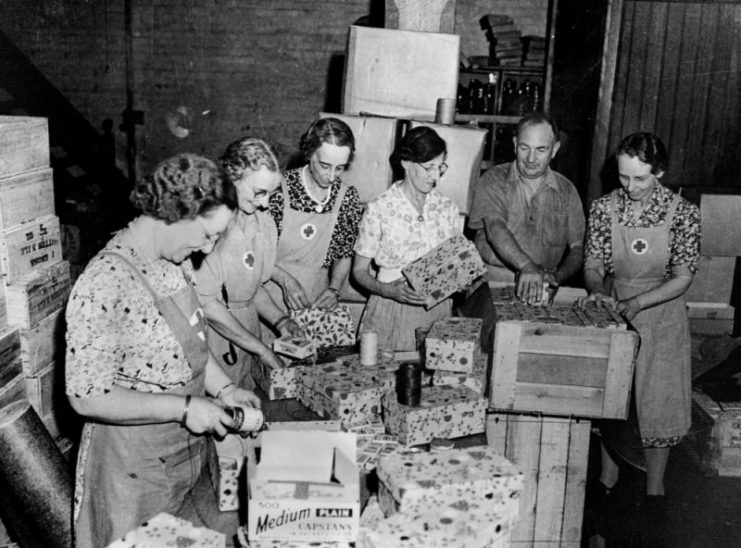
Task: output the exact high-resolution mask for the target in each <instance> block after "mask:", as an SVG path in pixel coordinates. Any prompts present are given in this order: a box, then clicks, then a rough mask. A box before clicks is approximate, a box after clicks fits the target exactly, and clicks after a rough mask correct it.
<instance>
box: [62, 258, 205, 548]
mask: <svg viewBox="0 0 741 548" xmlns="http://www.w3.org/2000/svg"><path fill="white" fill-rule="evenodd" d="M102 255H115V256H116V257H118V258H119V259H121V260H122V261H123V262H124V263H126V264H127V265H129V267H130V268H131V269H132V271H133V272H135V273H136V274H137V275H138V277H139V279H140V281H141V283H142V285H143V286H144V287H145V288H146V289H147V290H148V291H149V292H150V293H152V296H153V298H154V300H155V304H156V306H157V309H158V310H159V311H160V313H161V314H162V316H163V317H164V319H165V321H166V322H167V325H168V326H169V327H170V329H171V330H172V332H173V335H174V336H175V338H176V339H177V340H178V342H179V343H180V345H181V347H182V349H183V352H184V354H185V356H186V357H187V359H188V362H189V364H190V367H191V369H192V377H191V379H190V381H188V383H187V384H186V385H185V386H182V387H175V388H170V389H168V390H167V391H166V392H165V393H167V394H192V395H195V396H202V395H204V394H205V387H204V380H205V372H206V363H207V361H208V345H207V343H206V321H205V316H204V314H203V310H202V309H201V308H200V304H199V302H198V297H197V295H196V293H195V291H194V290H193V287H192V285H191V284H187V285H186V287H184V288H183V289H181V290H179V291H178V292H176V293H175V294H173V295H170V296H168V297H160V296H158V295H157V294H155V292H154V289H153V288H152V287H151V285H150V284H149V282H148V281H147V280H146V278H145V277H144V275H143V274H142V273H141V272H140V271H139V269H138V268H137V267H136V266H135V265H134V264H133V263H132V262H131V261H130V260H129V259H128V258H127V257H125V256H123V255H121V254H120V253H118V252H115V251H105V252H103V253H102ZM85 428H86V429H89V430H90V432H89V435H90V438H91V439H90V446H89V450H88V453H87V459H86V463H85V464H84V470H79V469H78V481H79V480H80V479H82V482H83V483H82V498H81V500H80V502H79V509H78V512H76V514H77V515H76V521H75V545H76V546H77V547H78V548H79V547H85V548H87V547H90V548H100V547H102V546H107V545H108V544H110V543H111V542H113V541H114V540H116V539H117V538H119V537H123V536H124V535H125V534H126V533H127V532H129V531H131V530H132V529H135V528H136V527H138V526H139V525H140V524H141V523H142V522H143V521H146V520H147V519H148V518H150V517H152V516H154V515H156V514H158V513H160V512H167V513H170V514H173V515H178V512H179V510H180V509H181V507H182V506H183V503H184V502H185V500H186V498H187V496H188V495H189V493H190V492H191V491H192V490H193V488H194V487H195V486H196V483H197V482H198V480H199V479H201V476H202V474H206V473H209V472H210V470H209V466H207V465H213V462H211V461H212V460H213V445H212V444H211V443H210V439H209V438H207V437H203V436H199V437H196V436H193V435H192V434H191V433H190V432H189V431H188V430H187V429H185V428H181V427H180V426H178V425H177V424H174V423H163V424H145V425H136V426H121V425H113V424H104V423H97V422H96V423H93V422H88V423H87V424H86V425H85ZM81 462H82V461H79V460H78V467H79V466H80V463H81ZM81 474H82V475H81ZM212 493H213V491H212ZM214 504H215V502H214Z"/></svg>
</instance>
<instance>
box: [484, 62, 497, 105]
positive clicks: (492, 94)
mask: <svg viewBox="0 0 741 548" xmlns="http://www.w3.org/2000/svg"><path fill="white" fill-rule="evenodd" d="M496 105H497V75H496V74H495V73H493V72H490V73H489V81H488V82H487V83H486V84H484V114H494V112H495V110H496Z"/></svg>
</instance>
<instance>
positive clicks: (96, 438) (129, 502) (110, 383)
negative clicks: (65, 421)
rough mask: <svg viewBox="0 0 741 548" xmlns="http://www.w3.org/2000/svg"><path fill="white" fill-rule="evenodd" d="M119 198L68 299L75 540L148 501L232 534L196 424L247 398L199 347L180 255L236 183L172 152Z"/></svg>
mask: <svg viewBox="0 0 741 548" xmlns="http://www.w3.org/2000/svg"><path fill="white" fill-rule="evenodd" d="M131 199H132V202H133V204H134V205H135V206H136V207H137V208H138V209H139V210H140V211H141V215H140V216H139V217H137V218H136V219H134V220H133V221H132V222H131V223H130V224H129V225H128V227H126V228H125V229H123V230H122V231H120V232H119V233H117V234H116V235H115V236H114V237H113V239H111V241H110V242H108V244H107V245H106V246H105V248H104V249H103V250H102V251H101V252H100V253H99V254H98V255H97V256H96V257H94V258H93V260H92V261H91V262H90V264H89V265H88V267H87V268H86V269H85V272H83V274H82V275H81V276H80V278H79V279H78V280H77V283H76V284H75V287H74V289H73V290H72V294H71V296H70V300H69V303H68V306H67V312H66V315H67V326H68V327H67V354H66V392H67V395H68V398H69V400H70V403H71V405H72V407H73V408H74V409H75V411H77V412H78V413H79V414H80V415H82V416H84V417H85V418H86V419H87V422H86V424H85V427H84V429H83V435H82V439H81V442H80V448H79V454H78V462H77V477H76V486H75V512H74V517H75V543H76V546H77V547H91V548H99V547H101V546H107V545H108V544H110V543H111V542H112V541H114V540H116V539H117V538H119V537H123V536H124V535H125V534H126V533H127V532H128V531H130V530H132V529H134V528H136V527H137V526H138V525H140V524H141V523H142V522H143V521H146V520H147V519H148V518H150V517H152V516H155V515H156V514H158V513H160V512H167V513H170V514H174V515H177V516H181V517H184V518H185V519H189V520H191V521H195V522H196V524H199V525H206V526H208V527H212V528H215V529H219V530H222V531H223V532H225V533H227V534H229V536H231V535H232V534H233V533H234V532H235V530H236V527H237V525H238V524H237V521H236V516H233V517H232V519H231V521H228V520H227V521H219V520H220V519H223V516H219V514H218V507H217V501H216V498H215V495H214V490H213V487H212V486H211V470H212V467H213V465H214V459H213V455H214V452H213V450H212V448H213V446H212V442H211V438H210V437H209V436H207V435H204V434H216V435H218V436H223V435H224V434H225V433H226V428H227V427H231V426H232V425H233V421H232V419H231V418H230V416H229V415H228V414H227V413H226V412H225V411H224V407H225V406H227V405H229V406H234V405H239V406H243V407H252V406H257V407H259V400H258V399H257V397H256V396H255V395H254V394H253V393H252V392H249V391H247V390H243V389H240V388H236V387H235V386H233V383H231V380H230V379H229V377H228V376H227V375H226V373H224V371H222V369H221V368H220V367H219V365H218V364H217V363H216V361H215V360H214V359H213V357H212V356H211V354H210V353H209V350H208V344H207V341H206V322H205V317H204V313H203V310H202V309H201V307H200V304H199V302H198V298H197V296H196V293H195V291H194V289H193V282H192V270H191V269H190V267H189V262H187V261H186V259H187V258H188V257H189V256H190V254H191V253H193V252H196V251H200V252H203V253H208V252H210V251H211V250H212V249H213V247H214V244H215V242H216V241H217V240H218V238H219V236H220V235H221V234H222V233H223V232H224V231H225V230H226V228H227V226H228V224H229V222H230V221H231V218H232V216H233V211H234V209H235V208H236V207H237V198H236V191H235V189H234V186H233V185H232V183H231V182H230V181H229V180H228V178H227V177H226V176H225V174H224V173H223V171H221V170H220V169H219V168H218V167H217V166H216V165H215V164H214V163H213V162H211V161H210V160H207V159H206V158H202V157H200V156H196V155H193V154H182V155H179V156H177V157H174V158H171V159H169V160H166V161H164V162H162V163H161V164H159V165H158V166H157V168H156V169H155V170H154V172H153V173H152V175H150V176H149V177H146V178H144V179H143V180H141V181H139V182H138V183H137V184H136V186H135V188H134V191H133V192H132V195H131ZM209 396H210V397H209ZM233 514H236V512H235V513H233Z"/></svg>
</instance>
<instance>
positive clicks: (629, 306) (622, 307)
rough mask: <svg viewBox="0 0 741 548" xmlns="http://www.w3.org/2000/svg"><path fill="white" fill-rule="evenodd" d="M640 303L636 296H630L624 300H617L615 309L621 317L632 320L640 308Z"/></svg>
mask: <svg viewBox="0 0 741 548" xmlns="http://www.w3.org/2000/svg"><path fill="white" fill-rule="evenodd" d="M642 309H643V308H642V307H641V303H640V302H639V301H638V297H632V298H630V299H626V300H624V301H618V303H617V305H616V310H617V312H618V314H620V315H621V316H622V317H623V318H625V319H626V320H628V321H631V320H633V318H635V317H636V316H637V315H638V313H639V312H640V311H641V310H642Z"/></svg>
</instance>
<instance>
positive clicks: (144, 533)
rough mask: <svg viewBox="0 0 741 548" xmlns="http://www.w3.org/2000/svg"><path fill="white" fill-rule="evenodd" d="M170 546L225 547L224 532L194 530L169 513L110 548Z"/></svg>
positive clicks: (140, 527)
mask: <svg viewBox="0 0 741 548" xmlns="http://www.w3.org/2000/svg"><path fill="white" fill-rule="evenodd" d="M169 546H175V547H181V546H187V547H188V548H224V547H225V546H226V537H225V536H224V534H223V533H219V532H217V531H212V530H211V529H206V528H205V527H195V526H194V525H193V524H192V523H190V522H189V521H186V520H184V519H180V518H176V517H175V516H172V515H170V514H165V513H161V514H157V515H156V516H154V517H153V518H152V519H150V520H147V521H146V522H144V523H142V524H141V525H140V526H139V527H137V528H136V529H134V530H133V531H131V532H129V533H127V534H126V536H125V537H124V538H122V539H120V540H117V541H115V542H113V543H112V544H109V545H108V548H164V547H169Z"/></svg>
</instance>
